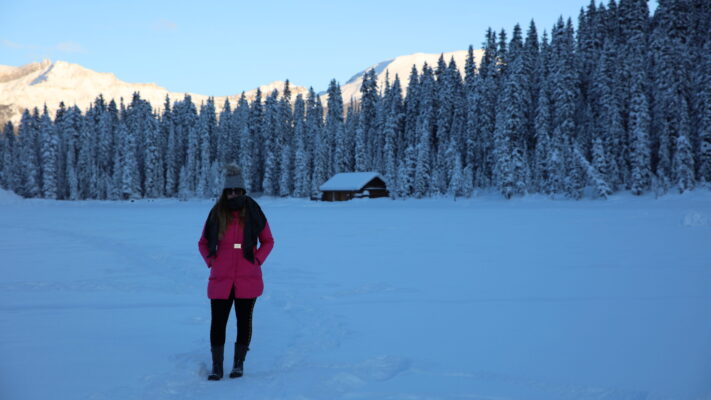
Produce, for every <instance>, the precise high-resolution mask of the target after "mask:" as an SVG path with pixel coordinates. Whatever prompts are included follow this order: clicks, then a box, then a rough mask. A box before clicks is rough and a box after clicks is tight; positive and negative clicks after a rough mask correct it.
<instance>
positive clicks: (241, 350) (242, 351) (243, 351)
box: [230, 343, 249, 378]
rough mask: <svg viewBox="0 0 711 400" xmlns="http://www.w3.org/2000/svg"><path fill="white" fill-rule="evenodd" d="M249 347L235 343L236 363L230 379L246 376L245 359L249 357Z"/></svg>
mask: <svg viewBox="0 0 711 400" xmlns="http://www.w3.org/2000/svg"><path fill="white" fill-rule="evenodd" d="M248 350H249V347H247V346H245V345H243V344H239V343H235V363H234V366H233V367H232V371H231V372H230V378H239V377H240V376H242V374H244V358H245V357H246V356H247V351H248Z"/></svg>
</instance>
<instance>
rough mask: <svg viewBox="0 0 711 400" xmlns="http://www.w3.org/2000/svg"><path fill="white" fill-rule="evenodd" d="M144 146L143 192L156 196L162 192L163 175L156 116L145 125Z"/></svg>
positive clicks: (148, 195)
mask: <svg viewBox="0 0 711 400" xmlns="http://www.w3.org/2000/svg"><path fill="white" fill-rule="evenodd" d="M146 127H147V128H148V129H147V131H146V132H145V137H146V140H145V146H146V147H145V148H144V149H143V151H144V155H143V159H144V162H145V181H144V188H145V189H144V193H145V196H146V197H149V198H157V197H160V196H161V195H162V194H163V188H164V186H165V185H164V175H163V168H162V166H163V159H162V155H161V152H160V150H159V146H160V140H159V134H160V132H159V129H160V128H159V122H158V116H157V115H153V116H152V117H151V118H150V119H149V120H148V124H147V125H146Z"/></svg>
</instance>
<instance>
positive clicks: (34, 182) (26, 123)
mask: <svg viewBox="0 0 711 400" xmlns="http://www.w3.org/2000/svg"><path fill="white" fill-rule="evenodd" d="M35 111H37V108H35ZM18 136H19V146H20V149H21V150H20V152H19V155H20V160H21V161H20V163H21V166H22V167H21V171H22V187H21V188H20V192H19V194H20V195H21V196H23V197H38V196H39V195H40V175H39V165H38V164H39V161H38V158H37V143H36V142H37V136H38V135H37V126H36V124H35V122H34V119H33V118H32V114H30V112H29V110H25V111H24V112H23V113H22V118H21V119H20V129H19V135H18Z"/></svg>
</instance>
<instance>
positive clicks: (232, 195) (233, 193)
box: [223, 188, 245, 199]
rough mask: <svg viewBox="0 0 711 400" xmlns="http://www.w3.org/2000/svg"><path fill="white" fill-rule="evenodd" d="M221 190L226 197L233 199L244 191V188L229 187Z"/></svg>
mask: <svg viewBox="0 0 711 400" xmlns="http://www.w3.org/2000/svg"><path fill="white" fill-rule="evenodd" d="M223 192H224V194H225V195H226V196H227V198H228V199H234V198H236V197H239V196H241V195H243V194H244V193H245V191H244V189H241V188H229V189H225V190H224V191H223Z"/></svg>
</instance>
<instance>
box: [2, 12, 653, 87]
mask: <svg viewBox="0 0 711 400" xmlns="http://www.w3.org/2000/svg"><path fill="white" fill-rule="evenodd" d="M588 3H589V0H535V1H529V0H494V1H491V0H458V1H457V0H438V1H436V2H433V1H419V0H396V1H388V0H380V1H374V0H358V1H352V2H344V1H338V0H330V1H328V0H299V1H273V0H261V1H256V0H253V1H248V2H246V1H209V0H205V1H200V2H196V1H191V2H180V1H175V0H173V1H145V0H144V1H134V0H125V1H121V2H113V1H112V2H109V1H99V0H92V1H71V0H69V1H61V2H59V1H36V0H22V1H18V0H2V2H1V3H0V64H2V65H23V64H26V63H29V62H33V61H40V60H42V59H44V58H49V59H51V60H53V61H56V60H63V61H69V62H73V63H78V64H81V65H83V66H85V67H87V68H90V69H93V70H95V71H99V72H113V73H114V74H116V76H117V77H118V78H119V79H121V80H124V81H128V82H134V83H138V82H142V83H143V82H153V83H156V84H158V85H159V86H162V87H165V88H167V89H169V90H171V91H176V92H193V93H199V94H206V95H213V96H223V95H232V94H237V93H239V92H241V91H243V90H250V89H253V88H255V87H257V86H259V85H263V84H267V83H269V82H272V81H275V80H283V79H287V78H288V79H290V81H291V82H292V83H293V84H296V85H300V86H306V87H308V86H313V87H314V89H316V90H317V91H321V90H325V89H326V87H327V86H328V82H329V81H330V80H331V79H332V78H335V79H336V80H338V81H339V82H341V83H344V82H345V81H346V80H348V79H349V78H350V77H351V76H352V75H353V74H355V73H356V72H358V71H360V70H363V69H365V68H367V67H368V66H370V65H372V64H375V63H378V62H380V61H384V60H388V59H391V58H394V57H397V56H400V55H406V54H412V53H417V52H425V53H441V52H447V51H455V50H464V49H466V48H467V47H468V46H469V44H472V45H474V46H475V47H476V46H480V45H481V43H482V41H483V38H484V32H485V30H486V29H487V28H488V27H490V26H491V27H492V28H494V29H496V30H500V29H501V28H505V29H506V31H507V32H509V33H510V32H511V28H512V27H513V25H514V24H516V23H517V22H519V23H521V25H522V26H523V27H524V31H525V29H526V28H527V27H528V24H529V22H530V20H531V19H534V20H535V21H536V25H537V27H538V30H539V33H540V32H542V31H543V29H546V30H548V31H550V27H551V26H552V25H553V23H554V22H555V21H556V20H557V18H558V16H559V15H563V16H564V17H566V18H567V17H568V16H570V17H572V18H573V20H574V21H575V22H577V16H578V13H579V10H580V7H582V6H587V4H588ZM598 3H599V1H598ZM605 3H607V0H605ZM652 3H654V1H652ZM652 3H650V7H653V4H652Z"/></svg>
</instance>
